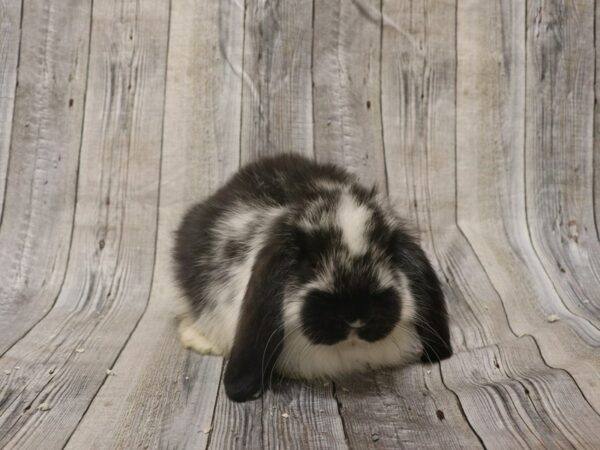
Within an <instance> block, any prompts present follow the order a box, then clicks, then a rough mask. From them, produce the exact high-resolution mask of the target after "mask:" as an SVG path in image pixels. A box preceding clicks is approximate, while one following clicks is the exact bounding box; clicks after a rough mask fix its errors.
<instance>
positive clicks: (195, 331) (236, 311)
mask: <svg viewBox="0 0 600 450" xmlns="http://www.w3.org/2000/svg"><path fill="white" fill-rule="evenodd" d="M283 211H284V210H283V209H282V208H269V209H266V210H264V211H261V212H257V211H256V209H250V208H249V207H243V206H240V207H238V208H236V209H235V210H232V211H231V212H229V213H228V214H226V215H225V217H223V218H222V219H221V220H220V223H219V225H218V229H219V236H218V240H219V242H218V244H217V245H216V248H217V249H221V250H222V249H223V248H224V247H225V243H226V242H227V241H228V240H230V239H243V238H244V236H245V235H246V234H247V233H248V230H249V228H250V227H251V226H252V225H253V224H255V225H257V228H256V230H255V232H254V233H253V235H252V237H251V238H250V240H249V241H247V242H246V243H247V244H248V245H249V249H248V252H247V253H246V254H245V255H244V257H243V258H242V259H240V260H239V261H232V262H231V265H230V266H229V267H226V268H224V269H223V273H222V278H221V279H220V280H213V282H212V283H211V285H210V287H209V291H208V293H207V297H208V299H209V300H208V303H209V305H213V306H214V307H211V306H207V307H206V308H205V309H204V310H203V311H202V313H201V314H200V315H199V317H198V318H197V319H196V321H195V322H194V323H193V324H191V327H190V326H189V325H188V327H189V328H190V330H191V331H188V332H187V334H183V333H182V332H181V331H180V339H181V341H182V343H183V344H184V345H186V342H184V339H186V338H188V337H189V339H190V340H189V342H190V343H191V344H190V345H188V347H190V348H192V349H193V350H196V351H198V352H199V353H205V352H202V351H200V350H198V348H203V345H204V344H203V343H200V344H196V342H198V339H196V335H197V336H201V337H202V338H205V340H206V341H207V342H208V343H210V347H211V348H212V349H214V351H211V352H210V353H213V354H222V355H228V354H229V352H230V351H231V347H232V345H233V341H234V338H235V332H236V329H237V324H238V320H239V316H240V311H241V309H242V301H243V299H244V295H245V294H246V288H247V286H248V282H249V281H250V277H251V275H252V268H253V267H254V262H255V261H256V256H257V255H258V252H259V251H260V249H261V248H262V246H263V241H264V239H266V238H267V237H268V236H267V234H266V229H267V228H268V227H270V226H271V224H272V223H273V221H274V220H276V219H277V217H278V216H279V215H280V214H281V213H282V212H283Z"/></svg>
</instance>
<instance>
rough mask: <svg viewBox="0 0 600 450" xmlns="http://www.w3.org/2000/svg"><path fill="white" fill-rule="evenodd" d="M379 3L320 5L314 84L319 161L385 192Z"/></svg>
mask: <svg viewBox="0 0 600 450" xmlns="http://www.w3.org/2000/svg"><path fill="white" fill-rule="evenodd" d="M380 17H381V7H380V2H379V0H368V1H367V0H357V1H353V2H350V1H338V0H336V1H329V2H316V3H315V23H314V26H315V31H314V44H313V52H314V53H313V74H314V76H313V82H314V102H313V104H314V118H315V132H314V134H315V148H316V150H317V151H316V156H317V159H318V160H322V161H334V162H337V163H339V164H342V165H344V166H346V167H348V168H349V169H351V170H354V171H356V172H358V173H360V174H361V176H362V178H363V180H364V181H365V182H366V183H371V184H378V185H379V187H380V188H382V189H385V187H386V186H385V176H383V177H382V176H381V175H385V169H384V159H383V152H382V150H381V149H382V146H383V142H382V134H381V107H380V98H381V91H380V88H381V86H380V76H381V27H380V19H379V18H380Z"/></svg>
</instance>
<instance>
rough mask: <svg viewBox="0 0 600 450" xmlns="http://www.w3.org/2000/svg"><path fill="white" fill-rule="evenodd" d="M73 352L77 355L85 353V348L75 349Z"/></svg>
mask: <svg viewBox="0 0 600 450" xmlns="http://www.w3.org/2000/svg"><path fill="white" fill-rule="evenodd" d="M75 351H76V352H77V353H83V352H85V348H76V349H75Z"/></svg>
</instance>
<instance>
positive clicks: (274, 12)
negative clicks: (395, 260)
mask: <svg viewBox="0 0 600 450" xmlns="http://www.w3.org/2000/svg"><path fill="white" fill-rule="evenodd" d="M598 20H600V8H598V5H597V4H596V1H594V0H572V1H569V2H564V1H559V0H529V1H527V2H523V1H521V0H500V1H497V2H487V1H479V0H442V1H440V0H411V1H394V0H332V1H329V0H328V1H325V0H301V1H292V0H279V1H269V0H215V1H194V0H177V1H169V0H145V1H143V2H141V1H133V0H109V1H92V0H66V1H65V0H60V1H59V0H44V1H42V0H23V1H11V0H0V447H1V448H32V449H33V448H36V449H37V448H64V447H68V448H72V449H87V448H106V449H113V448H123V449H129V448H138V447H141V448H198V449H208V448H210V449H223V448H244V449H255V448H257V449H258V448H298V449H306V448H326V449H329V448H341V449H346V448H352V449H368V448H374V449H379V448H385V449H396V448H443V449H447V448H482V447H483V448H498V449H506V448H589V449H596V448H600V234H599V229H598V221H599V220H600V181H599V180H600V135H599V133H598V131H597V130H599V129H600V128H599V127H600V125H598V123H600V120H597V118H598V111H599V108H598V102H597V100H596V98H597V93H600V91H598V89H599V88H598V85H599V84H600V83H598V82H597V80H596V76H597V75H596V74H597V68H596V64H597V62H598V61H599V58H600V51H599V50H598V47H599V46H600V38H598V37H597V36H596V26H597V22H598ZM284 151H285V152H297V153H301V154H304V155H307V156H310V157H314V158H315V159H317V160H319V161H330V162H336V163H338V164H341V165H343V166H345V167H347V168H349V169H350V170H352V171H353V172H355V173H357V174H358V175H359V176H360V178H361V179H362V180H364V181H365V182H366V183H372V184H375V185H377V186H378V188H379V190H380V191H382V192H385V193H387V194H388V195H389V197H390V199H391V200H392V202H393V203H394V205H395V206H396V207H397V208H398V210H399V212H400V213H401V214H403V215H404V216H405V217H407V219H409V220H410V221H411V222H412V223H413V224H414V226H415V228H416V229H418V230H419V231H420V233H421V236H422V241H423V245H424V247H425V249H426V251H427V253H428V254H429V256H430V257H431V259H432V261H433V264H434V265H435V266H436V269H437V270H438V271H439V273H440V275H441V278H442V280H443V281H444V290H445V293H446V295H447V298H448V303H449V310H450V315H451V334H452V339H453V342H454V348H455V355H454V356H453V357H452V358H451V359H449V360H446V361H443V362H442V363H441V364H436V365H433V366H424V365H420V364H416V365H413V366H410V367H406V368H403V369H397V370H384V371H379V372H376V373H368V374H362V375H358V376H354V377H351V378H349V379H347V380H344V381H341V382H336V383H332V382H325V383H322V382H319V383H316V382H313V383H308V382H298V381H293V382H292V381H285V380H284V381H274V382H273V386H272V390H270V391H268V392H267V393H266V394H265V395H264V396H263V397H262V398H261V399H260V400H257V401H254V402H249V403H244V404H236V403H232V402H230V401H229V400H228V399H227V397H226V395H225V392H224V389H223V388H222V384H221V380H222V372H223V365H224V361H223V360H222V358H218V357H209V356H201V355H197V354H193V353H190V352H188V351H186V350H184V349H183V348H182V347H181V346H180V345H179V343H178V341H177V337H176V333H175V314H176V311H177V301H178V300H180V299H178V298H177V295H178V294H177V293H176V290H175V288H174V286H173V282H172V277H171V272H170V254H169V252H170V248H171V245H172V242H171V240H172V234H173V231H174V229H175V228H176V227H177V224H178V221H179V220H180V218H181V216H182V214H183V213H184V211H185V210H186V208H187V207H189V206H190V205H191V204H192V203H194V202H195V201H198V200H200V199H202V198H204V197H206V196H207V195H209V194H210V193H211V192H214V191H215V190H216V189H217V188H218V187H219V186H220V185H221V184H223V183H224V182H225V180H226V179H227V178H228V177H229V176H231V175H232V174H233V173H234V172H235V171H236V170H237V169H238V168H239V166H240V165H241V164H243V163H246V162H248V161H253V160H255V159H257V158H259V157H261V156H266V155H272V154H276V153H279V152H284ZM40 406H42V407H40Z"/></svg>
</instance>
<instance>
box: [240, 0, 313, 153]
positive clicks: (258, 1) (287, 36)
mask: <svg viewBox="0 0 600 450" xmlns="http://www.w3.org/2000/svg"><path fill="white" fill-rule="evenodd" d="M312 3H313V2H312V0H298V1H294V2H290V1H277V2H270V1H266V2H265V1H262V0H247V1H246V2H245V7H246V18H245V22H244V63H243V79H244V87H243V94H242V97H243V100H242V111H243V112H242V140H241V143H242V147H241V152H242V161H243V162H248V161H251V160H254V159H256V158H258V157H259V156H265V155H273V154H275V153H280V152H299V153H304V154H312V150H313V136H312V133H313V128H312V121H313V117H312V103H311V102H312V89H311V71H310V68H311V42H312Z"/></svg>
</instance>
